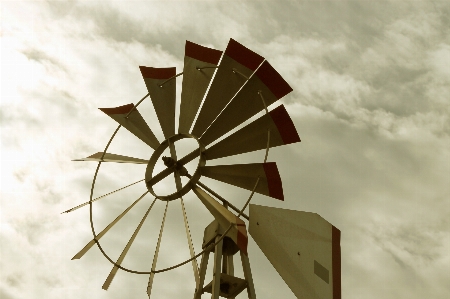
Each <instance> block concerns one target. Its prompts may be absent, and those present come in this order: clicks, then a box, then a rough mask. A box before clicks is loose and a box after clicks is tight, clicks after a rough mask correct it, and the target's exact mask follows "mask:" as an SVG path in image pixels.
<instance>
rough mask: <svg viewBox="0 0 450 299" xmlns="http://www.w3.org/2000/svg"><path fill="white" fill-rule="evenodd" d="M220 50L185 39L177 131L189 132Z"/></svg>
mask: <svg viewBox="0 0 450 299" xmlns="http://www.w3.org/2000/svg"><path fill="white" fill-rule="evenodd" d="M221 56H222V51H219V50H215V49H210V48H206V47H203V46H200V45H197V44H194V43H192V42H190V41H186V47H185V56H184V68H183V85H182V86H183V87H182V91H181V104H180V119H179V124H178V133H189V130H190V128H191V126H192V122H193V121H194V118H195V115H196V114H197V111H198V108H199V107H200V104H201V102H202V99H203V97H204V95H205V92H206V89H207V88H208V85H209V83H210V81H211V78H212V76H213V74H214V72H215V71H216V68H215V67H216V66H217V64H218V63H219V60H220V57H221Z"/></svg>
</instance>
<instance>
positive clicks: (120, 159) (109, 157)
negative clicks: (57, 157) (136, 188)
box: [72, 152, 148, 164]
mask: <svg viewBox="0 0 450 299" xmlns="http://www.w3.org/2000/svg"><path fill="white" fill-rule="evenodd" d="M102 156H103V153H102V152H98V153H96V154H93V155H91V156H89V157H86V158H81V159H75V160H72V161H97V162H100V161H102V162H116V163H134V164H148V160H144V159H138V158H133V157H127V156H121V155H116V154H110V153H105V155H104V156H103V159H102Z"/></svg>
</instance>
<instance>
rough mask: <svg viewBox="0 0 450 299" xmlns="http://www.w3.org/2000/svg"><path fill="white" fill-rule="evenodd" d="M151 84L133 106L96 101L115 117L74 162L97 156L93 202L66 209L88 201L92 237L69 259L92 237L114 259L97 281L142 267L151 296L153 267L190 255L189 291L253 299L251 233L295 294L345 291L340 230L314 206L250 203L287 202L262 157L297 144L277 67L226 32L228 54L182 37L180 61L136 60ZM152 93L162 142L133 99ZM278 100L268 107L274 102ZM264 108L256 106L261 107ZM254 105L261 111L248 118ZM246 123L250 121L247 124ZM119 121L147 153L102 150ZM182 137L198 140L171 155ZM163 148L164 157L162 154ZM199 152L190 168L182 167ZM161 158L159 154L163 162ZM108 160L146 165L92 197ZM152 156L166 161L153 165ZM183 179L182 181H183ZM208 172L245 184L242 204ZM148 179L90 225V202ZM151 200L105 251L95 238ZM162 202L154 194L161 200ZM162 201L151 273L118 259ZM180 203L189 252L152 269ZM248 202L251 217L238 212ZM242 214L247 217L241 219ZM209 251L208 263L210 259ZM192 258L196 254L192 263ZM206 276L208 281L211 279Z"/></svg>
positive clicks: (328, 294)
mask: <svg viewBox="0 0 450 299" xmlns="http://www.w3.org/2000/svg"><path fill="white" fill-rule="evenodd" d="M140 71H141V73H142V76H143V78H144V81H145V84H146V86H147V89H148V94H147V95H146V96H144V97H143V98H142V99H141V100H140V101H139V102H138V103H137V104H136V105H134V104H127V105H124V106H120V107H114V108H100V110H101V111H103V112H104V113H105V114H107V115H108V116H109V117H111V118H112V119H113V120H115V121H116V122H117V123H118V124H119V125H118V127H117V129H116V130H115V131H114V133H113V135H112V136H111V138H110V140H109V141H108V143H107V145H106V147H105V149H104V150H103V151H102V152H98V153H96V154H94V155H91V156H89V157H87V158H83V159H78V160H75V161H96V162H98V165H97V168H96V170H95V174H94V177H93V181H92V188H91V195H90V200H89V201H88V202H86V203H84V204H80V205H78V206H76V207H74V208H71V209H69V210H67V211H65V212H64V213H68V212H72V211H74V210H77V209H79V208H81V207H83V206H87V205H89V207H90V222H91V229H92V234H93V239H92V240H91V241H90V242H89V243H88V244H87V245H86V246H85V247H84V248H83V249H81V250H80V251H79V252H78V253H77V254H76V255H75V256H74V257H73V258H72V259H79V258H81V257H82V256H83V255H84V254H85V253H86V252H87V251H88V250H89V249H90V248H92V247H93V246H94V245H97V247H98V248H99V249H100V251H101V253H102V254H103V255H104V256H105V257H106V259H107V260H108V261H109V262H110V263H111V264H112V270H111V272H110V274H109V275H108V277H107V278H106V281H105V283H104V284H103V289H105V290H107V289H108V288H109V286H110V284H111V282H112V280H113V278H114V277H115V275H116V273H117V272H118V270H119V269H121V270H124V271H127V272H131V273H136V274H143V275H148V277H149V280H148V285H147V294H148V296H149V298H150V297H151V292H152V286H153V280H154V277H155V275H156V274H158V273H161V272H164V271H169V270H172V269H175V268H177V267H180V266H183V265H185V264H188V263H190V264H191V265H192V269H193V274H194V278H195V283H196V286H195V292H194V299H200V298H201V296H202V294H205V293H211V294H212V297H211V298H213V299H217V298H219V296H221V297H225V298H234V297H235V296H237V295H238V294H239V293H241V292H242V291H244V290H246V291H247V294H248V298H250V299H255V298H256V294H255V288H254V285H253V279H252V274H251V268H250V262H249V257H248V253H247V243H248V235H247V226H248V228H249V230H248V231H249V233H250V235H251V236H252V237H253V239H254V240H255V242H256V243H257V244H258V246H259V247H260V249H261V250H262V251H263V252H264V254H265V255H266V257H267V258H268V260H269V261H270V262H271V263H272V265H273V266H274V267H275V269H276V270H277V271H278V273H279V274H280V276H281V277H282V278H283V279H284V281H285V282H286V284H287V285H288V286H289V288H290V289H291V290H292V291H293V293H294V294H295V295H296V296H297V297H298V298H335V299H336V298H341V277H340V273H341V266H340V259H341V257H340V231H339V230H338V229H337V228H336V227H334V226H333V225H331V224H330V223H329V222H327V221H326V220H325V219H323V218H322V217H320V216H319V215H318V214H315V213H309V212H302V211H293V210H286V209H279V208H273V207H265V206H259V205H255V204H250V200H251V199H252V197H253V195H254V193H259V194H263V195H266V196H269V197H272V198H275V199H278V200H284V195H283V188H282V182H281V178H280V175H279V172H278V168H277V165H276V163H275V162H267V158H268V153H269V149H270V148H272V147H276V146H282V145H287V144H291V143H296V142H300V138H299V136H298V134H297V131H296V129H295V127H294V124H293V122H292V120H291V118H290V117H289V115H288V113H287V111H286V109H285V107H284V106H283V105H279V106H277V107H275V108H273V109H271V108H270V107H271V105H272V104H274V103H275V102H276V101H278V100H279V99H281V98H282V97H284V96H285V95H287V94H288V93H290V92H291V91H292V88H291V87H290V86H289V85H288V83H286V81H285V80H284V79H283V78H282V77H281V76H280V74H279V73H278V72H277V71H276V70H275V69H274V68H273V67H272V66H271V65H270V64H269V62H268V61H267V60H265V59H264V58H263V57H262V56H260V55H258V54H256V53H255V52H253V51H251V50H249V49H248V48H246V47H244V46H243V45H241V44H240V43H238V42H237V41H235V40H233V39H230V41H229V43H228V46H227V48H226V50H225V51H224V52H222V51H219V50H215V49H210V48H207V47H203V46H200V45H197V44H195V43H192V42H189V41H186V46H185V57H184V69H183V72H182V73H179V74H176V70H175V68H151V67H143V66H141V67H140ZM180 75H183V82H182V93H181V102H180V108H179V110H180V113H179V120H178V124H179V126H178V128H177V131H176V128H175V117H176V115H175V111H176V109H175V104H176V84H175V81H176V80H175V78H177V77H178V76H180ZM147 98H150V99H151V102H152V104H153V107H154V110H155V112H156V115H157V118H158V120H159V123H160V126H161V129H162V132H163V134H164V138H165V140H164V141H162V142H160V141H159V140H158V139H157V138H156V137H155V134H154V132H153V131H152V129H151V128H150V127H149V126H148V125H147V123H146V121H145V120H144V118H143V116H142V115H141V113H140V112H139V110H138V106H139V105H140V104H141V102H142V101H144V100H145V99H147ZM272 106H274V105H272ZM260 112H262V113H260ZM258 113H260V114H262V116H260V117H258V118H257V119H255V120H253V121H251V122H249V121H248V120H249V119H250V118H252V117H254V116H255V115H257V114H258ZM246 122H247V123H246ZM122 127H123V128H125V129H126V130H128V131H129V132H131V133H132V134H133V135H135V136H136V137H137V138H139V139H140V140H141V141H142V142H144V143H145V144H146V145H148V146H149V147H151V148H152V149H153V153H152V155H151V157H150V159H149V160H146V159H139V158H134V157H128V156H122V155H117V154H113V153H109V152H108V148H109V146H110V144H111V142H112V140H113V139H114V137H115V136H116V133H117V132H118V130H119V129H120V128H122ZM182 139H190V140H193V141H195V142H196V144H197V148H196V149H195V150H194V151H192V152H191V153H189V154H187V155H185V156H184V157H181V158H180V157H179V156H177V150H176V143H177V142H178V141H180V140H182ZM167 150H169V153H170V155H168V156H163V154H164V152H165V151H166V152H167ZM258 150H264V151H265V156H264V161H263V162H262V163H248V164H231V165H215V166H207V165H206V164H207V162H208V161H211V160H214V159H218V158H224V157H230V156H234V155H239V154H243V153H248V152H253V151H258ZM196 159H197V160H198V162H197V164H196V167H195V170H194V171H193V172H191V173H189V171H188V170H187V168H186V167H185V166H186V165H187V164H188V163H190V162H192V161H194V160H196ZM161 161H162V162H161ZM104 162H118V163H135V164H147V168H146V172H145V176H144V179H142V180H140V181H138V182H135V183H132V184H130V185H127V186H124V187H122V188H119V189H117V190H114V191H112V192H109V193H107V194H105V195H102V196H100V197H97V198H93V191H94V188H95V184H96V179H97V175H98V173H99V170H100V166H101V165H102V163H104ZM157 163H164V166H165V168H164V169H163V170H162V171H160V172H156V171H155V165H157ZM169 176H173V177H174V180H175V187H176V188H175V190H173V192H172V193H171V194H168V195H160V194H157V192H155V190H154V186H155V185H156V184H158V183H159V182H160V181H161V180H163V179H164V178H166V177H169ZM182 177H184V180H187V183H184V184H183V182H182V179H181V178H182ZM202 177H208V178H211V179H214V180H217V181H221V182H224V183H227V184H230V185H233V186H236V187H240V188H243V189H247V190H249V191H250V195H249V198H248V199H247V201H246V202H245V203H244V204H243V206H242V208H237V207H235V206H234V205H233V204H231V203H230V202H229V201H227V200H226V199H225V198H223V197H222V196H220V195H219V194H217V193H216V192H215V191H214V190H212V189H211V188H209V187H208V186H206V185H205V184H204V183H203V182H202V181H201V178H202ZM139 183H140V184H142V185H144V184H145V187H146V190H145V192H144V193H143V194H142V195H141V196H139V197H138V198H137V199H136V201H134V202H133V203H132V204H131V205H130V206H128V207H127V208H126V209H125V210H124V211H123V212H122V213H121V214H119V215H118V216H117V217H116V218H115V219H114V221H112V222H111V223H110V224H109V225H107V226H106V227H105V228H104V229H103V230H102V231H101V232H98V231H96V229H95V227H94V224H93V216H92V215H93V207H94V205H95V204H94V202H95V201H97V200H99V199H102V198H105V197H106V196H108V195H110V194H112V193H115V192H118V191H121V190H123V189H125V188H128V187H130V186H132V185H135V184H139ZM191 191H192V192H193V193H194V194H195V195H196V196H197V197H198V199H199V200H200V202H201V203H202V204H203V205H204V206H205V207H206V208H207V210H208V211H209V212H210V213H211V214H212V216H213V217H214V221H212V222H211V223H209V224H207V225H206V227H205V230H204V238H203V243H202V245H201V248H202V249H201V251H200V252H199V253H195V250H194V244H193V242H192V237H191V233H190V228H189V221H188V218H187V214H186V209H185V203H184V200H183V196H185V195H186V194H187V193H188V192H191ZM149 194H150V195H152V197H153V198H154V199H153V200H152V201H151V204H150V206H149V208H148V209H147V211H146V213H145V214H144V216H143V218H142V220H141V221H140V223H139V224H138V226H137V228H136V229H135V231H134V233H133V234H132V236H131V238H130V240H129V241H128V243H127V245H126V246H125V248H124V249H123V251H122V253H121V255H120V256H119V258H118V259H113V258H111V257H110V256H109V255H108V254H107V252H106V251H105V250H104V249H103V247H102V245H101V242H100V241H101V238H102V237H103V236H104V235H105V234H106V233H107V232H108V231H109V230H110V229H111V228H112V227H113V226H114V225H115V224H117V223H118V222H119V221H120V220H121V219H122V218H123V217H124V216H125V215H126V214H127V213H128V212H129V211H130V210H131V209H132V208H133V207H134V206H135V205H136V204H137V203H138V202H139V201H141V200H142V198H144V197H145V196H147V195H149ZM157 200H159V201H157ZM157 202H158V203H159V202H162V203H164V204H165V210H164V214H163V217H162V223H161V226H160V230H159V235H158V239H157V242H156V249H155V253H154V257H153V263H152V265H151V268H150V269H149V270H148V271H137V270H133V269H128V268H126V267H123V266H122V261H123V260H124V258H125V256H126V254H127V252H128V250H129V249H130V247H131V245H132V244H133V241H134V240H135V238H136V236H137V234H138V233H139V230H140V229H141V227H142V225H143V223H144V222H145V220H146V219H147V217H148V215H149V213H150V211H151V210H152V207H153V206H154V205H155V204H156V203H157ZM172 202H180V204H181V208H182V212H183V213H182V214H183V220H184V225H185V231H186V236H187V240H188V247H189V251H190V258H189V259H187V260H185V261H184V262H182V263H179V264H176V265H173V266H171V267H168V268H165V269H159V270H158V269H156V265H157V261H158V255H159V250H160V244H161V239H162V234H163V229H164V224H165V220H166V214H167V207H168V205H169V203H172ZM247 207H249V215H246V214H245V213H244V211H245V209H246V208H247ZM243 219H245V220H246V221H248V224H246V223H245V221H244V220H243ZM211 254H213V259H212V260H213V264H212V271H209V273H208V271H207V270H208V260H209V257H210V255H211ZM237 254H239V255H240V260H241V265H242V269H243V274H244V277H242V278H239V277H236V276H234V257H235V256H236V255H237ZM197 258H200V259H201V262H200V264H198V261H197ZM211 272H212V280H211V281H210V282H209V283H207V282H208V281H207V277H209V276H211V275H210V274H211Z"/></svg>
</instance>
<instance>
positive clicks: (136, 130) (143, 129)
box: [99, 104, 159, 149]
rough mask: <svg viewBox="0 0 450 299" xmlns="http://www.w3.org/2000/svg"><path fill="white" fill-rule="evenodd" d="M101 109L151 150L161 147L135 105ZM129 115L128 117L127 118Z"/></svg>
mask: <svg viewBox="0 0 450 299" xmlns="http://www.w3.org/2000/svg"><path fill="white" fill-rule="evenodd" d="M99 109H100V110H101V111H103V112H104V113H106V114H107V115H108V116H110V117H111V118H112V119H114V120H115V121H117V122H118V123H119V124H121V125H122V127H124V128H125V129H127V130H128V131H130V132H131V133H132V134H134V135H135V136H136V137H137V138H139V139H141V140H142V141H144V142H145V143H147V144H148V145H149V146H150V147H151V148H153V149H156V148H157V147H158V146H159V141H158V139H156V137H155V134H153V132H152V130H150V128H149V127H148V125H147V123H146V122H145V120H144V119H143V118H142V116H141V114H140V113H139V111H138V110H137V108H134V104H128V105H124V106H119V107H115V108H99ZM132 110H133V111H132ZM130 111H131V113H130ZM127 115H128V117H126V116H127Z"/></svg>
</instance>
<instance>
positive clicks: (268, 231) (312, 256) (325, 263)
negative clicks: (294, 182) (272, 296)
mask: <svg viewBox="0 0 450 299" xmlns="http://www.w3.org/2000/svg"><path fill="white" fill-rule="evenodd" d="M249 232H250V235H251V236H252V237H253V239H254V240H255V242H256V244H258V246H259V248H261V250H262V251H263V252H264V254H265V255H266V257H267V259H268V260H269V261H270V262H271V263H272V265H273V266H274V268H275V269H276V270H277V271H278V273H279V274H280V276H281V277H282V278H283V280H284V281H285V282H286V284H287V285H288V286H289V288H290V289H291V290H292V292H293V293H294V294H295V295H296V296H297V298H318V299H319V298H320V299H340V298H341V248H340V234H341V232H340V230H339V229H337V228H336V227H334V226H333V225H331V224H330V223H329V222H328V221H326V220H325V219H323V218H322V217H320V216H319V215H318V214H316V213H310V212H302V211H293V210H286V209H278V208H271V207H264V206H258V205H253V204H250V228H249Z"/></svg>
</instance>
